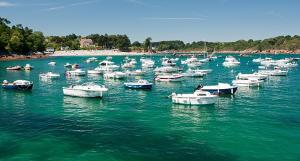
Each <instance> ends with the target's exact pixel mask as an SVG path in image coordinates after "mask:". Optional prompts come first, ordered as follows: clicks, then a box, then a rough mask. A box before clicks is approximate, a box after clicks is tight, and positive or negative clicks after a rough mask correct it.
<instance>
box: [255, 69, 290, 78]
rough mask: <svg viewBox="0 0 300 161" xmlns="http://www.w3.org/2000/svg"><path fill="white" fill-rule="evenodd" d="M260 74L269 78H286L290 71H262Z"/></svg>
mask: <svg viewBox="0 0 300 161" xmlns="http://www.w3.org/2000/svg"><path fill="white" fill-rule="evenodd" d="M258 73H260V74H263V75H268V76H286V75H287V74H288V71H285V70H281V69H274V70H260V71H258Z"/></svg>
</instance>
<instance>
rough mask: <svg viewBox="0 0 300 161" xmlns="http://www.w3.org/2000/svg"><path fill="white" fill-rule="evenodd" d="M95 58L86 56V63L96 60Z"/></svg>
mask: <svg viewBox="0 0 300 161" xmlns="http://www.w3.org/2000/svg"><path fill="white" fill-rule="evenodd" d="M96 60H97V58H95V57H91V58H88V59H87V60H86V63H90V62H94V61H96Z"/></svg>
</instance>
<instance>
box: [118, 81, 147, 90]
mask: <svg viewBox="0 0 300 161" xmlns="http://www.w3.org/2000/svg"><path fill="white" fill-rule="evenodd" d="M124 86H125V87H126V88H131V89H151V88H152V83H149V82H148V81H146V80H138V81H137V82H128V83H124Z"/></svg>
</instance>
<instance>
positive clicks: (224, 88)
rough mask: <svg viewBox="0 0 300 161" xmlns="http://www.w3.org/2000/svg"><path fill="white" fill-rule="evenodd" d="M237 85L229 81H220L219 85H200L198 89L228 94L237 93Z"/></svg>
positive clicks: (217, 93)
mask: <svg viewBox="0 0 300 161" xmlns="http://www.w3.org/2000/svg"><path fill="white" fill-rule="evenodd" d="M237 89H238V87H237V86H232V85H230V84H228V83H218V84H217V85H210V86H202V85H199V86H198V87H197V89H196V90H202V91H207V92H210V93H211V94H216V95H227V94H232V95H233V94H235V92H236V91H237Z"/></svg>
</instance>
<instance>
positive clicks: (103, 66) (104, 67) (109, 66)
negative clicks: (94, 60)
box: [95, 60, 119, 71]
mask: <svg viewBox="0 0 300 161" xmlns="http://www.w3.org/2000/svg"><path fill="white" fill-rule="evenodd" d="M118 68H119V66H118V65H115V63H114V62H112V61H108V60H104V61H102V62H100V63H99V67H97V68H95V70H100V71H108V70H113V71H114V70H117V69H118Z"/></svg>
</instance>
